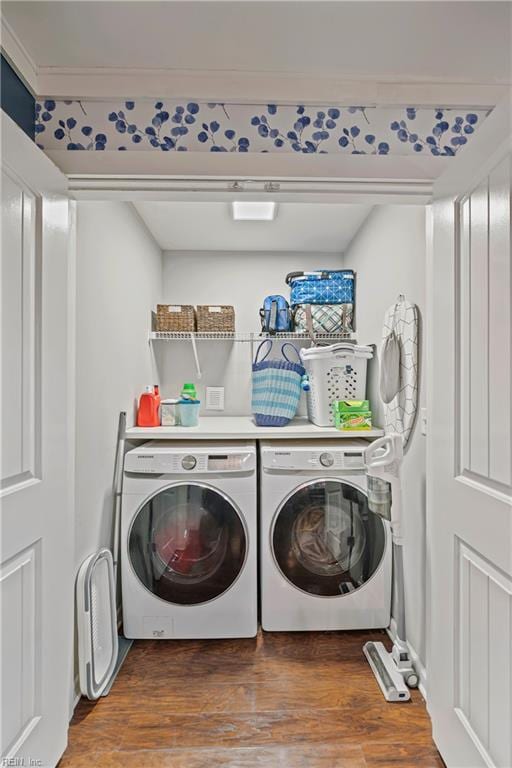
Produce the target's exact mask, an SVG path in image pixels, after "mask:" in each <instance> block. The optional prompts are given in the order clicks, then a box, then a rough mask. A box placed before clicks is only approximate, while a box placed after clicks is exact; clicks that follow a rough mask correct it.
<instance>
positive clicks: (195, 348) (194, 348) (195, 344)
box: [190, 333, 203, 379]
mask: <svg viewBox="0 0 512 768" xmlns="http://www.w3.org/2000/svg"><path fill="white" fill-rule="evenodd" d="M190 340H191V342H192V352H193V353H194V360H195V362H196V372H197V378H198V379H202V378H203V374H202V371H201V366H200V364H199V355H198V354H197V343H196V337H195V335H194V334H193V333H191V334H190Z"/></svg>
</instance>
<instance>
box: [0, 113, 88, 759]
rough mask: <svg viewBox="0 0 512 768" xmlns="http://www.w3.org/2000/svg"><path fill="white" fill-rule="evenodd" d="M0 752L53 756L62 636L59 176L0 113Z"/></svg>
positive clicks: (67, 532)
mask: <svg viewBox="0 0 512 768" xmlns="http://www.w3.org/2000/svg"><path fill="white" fill-rule="evenodd" d="M1 132H2V258H1V269H2V304H1V313H2V318H1V323H2V349H1V361H2V376H1V381H2V387H1V414H0V416H1V422H2V450H1V461H0V466H1V491H0V493H1V511H0V527H1V549H0V606H1V622H0V623H1V632H2V634H1V646H0V648H1V675H0V676H1V679H2V703H1V708H0V709H1V725H0V735H1V756H2V759H3V762H4V764H5V765H41V766H45V768H46V766H54V765H56V763H57V761H58V760H59V758H60V756H61V755H62V753H63V751H64V749H65V747H66V742H67V727H68V719H69V712H70V695H71V685H72V675H71V647H72V639H73V579H74V572H73V553H74V540H73V448H74V446H73V436H72V431H71V425H72V420H71V418H70V413H71V405H72V397H73V396H72V390H71V381H72V377H71V374H70V365H69V359H70V355H69V348H70V335H72V334H73V325H72V323H71V322H70V313H69V295H70V291H69V278H70V273H69V265H70V253H69V242H68V234H69V201H68V199H67V196H66V188H67V182H66V179H65V178H64V176H63V175H62V174H61V173H60V171H58V170H57V169H56V168H55V166H54V165H53V164H52V163H51V162H50V160H48V158H46V157H45V156H44V154H43V153H42V152H41V150H39V149H38V148H37V147H36V145H35V144H34V142H33V141H31V140H30V139H29V138H28V137H27V136H25V134H24V133H23V132H22V131H21V130H20V129H19V128H18V127H17V126H16V125H15V124H14V123H13V122H12V120H10V118H9V117H7V116H6V115H5V114H4V113H2V114H1Z"/></svg>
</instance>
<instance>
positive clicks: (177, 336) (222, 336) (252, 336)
mask: <svg viewBox="0 0 512 768" xmlns="http://www.w3.org/2000/svg"><path fill="white" fill-rule="evenodd" d="M191 339H194V340H195V341H232V342H254V341H258V340H263V339H283V340H286V339H298V340H301V341H306V342H309V341H311V339H310V337H309V335H308V334H307V333H293V332H286V333H275V334H273V335H272V334H270V333H262V332H261V331H260V332H256V333H226V332H224V333H223V332H219V331H211V332H194V333H188V332H184V331H152V332H151V333H150V334H149V340H150V341H190V340H191ZM315 340H316V341H350V340H351V337H350V334H345V333H316V334H315Z"/></svg>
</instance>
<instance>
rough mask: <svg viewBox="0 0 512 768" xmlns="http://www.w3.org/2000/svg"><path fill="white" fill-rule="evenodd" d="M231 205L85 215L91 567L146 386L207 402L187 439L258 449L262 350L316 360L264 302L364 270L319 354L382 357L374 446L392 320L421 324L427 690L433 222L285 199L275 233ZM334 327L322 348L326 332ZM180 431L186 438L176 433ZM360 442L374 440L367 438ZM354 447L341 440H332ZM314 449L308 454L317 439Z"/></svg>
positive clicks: (416, 573) (411, 588) (414, 648)
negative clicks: (253, 431) (300, 280)
mask: <svg viewBox="0 0 512 768" xmlns="http://www.w3.org/2000/svg"><path fill="white" fill-rule="evenodd" d="M254 197H255V196H254V195H252V196H251V200H254ZM184 198H185V196H184ZM242 200H243V197H242ZM268 201H269V194H268V193H265V195H263V194H262V195H261V202H268ZM232 202H233V200H229V201H220V200H218V199H212V200H208V199H204V198H202V199H201V201H200V202H199V201H197V202H196V201H193V200H190V199H183V200H173V201H162V200H159V201H153V200H147V199H146V200H140V199H139V200H134V201H133V202H120V201H101V202H99V201H98V202H96V201H86V200H79V201H78V202H77V204H76V205H77V269H76V310H77V313H76V364H77V369H76V370H77V376H76V383H77V385H76V386H77V392H76V420H77V424H76V443H77V461H76V468H77V476H76V504H77V523H76V559H77V567H78V565H79V564H80V563H81V562H82V561H83V559H84V558H85V557H86V556H87V555H88V554H89V553H90V552H91V551H95V550H96V549H98V547H100V546H109V543H110V541H111V533H112V524H113V520H112V508H113V503H112V501H113V499H112V467H113V458H114V454H115V440H116V428H117V420H118V416H119V411H120V410H124V411H126V412H127V424H128V427H132V426H134V425H135V424H136V420H137V407H138V403H139V397H140V395H141V393H143V392H144V390H145V388H146V387H147V386H150V387H151V386H153V385H155V384H157V385H158V386H159V388H160V396H161V398H162V399H163V400H165V399H179V398H180V395H181V393H182V389H183V385H184V384H185V383H188V384H193V385H194V387H195V399H197V400H199V401H200V408H199V427H198V428H197V427H196V428H192V429H191V430H190V433H188V432H187V431H186V429H185V428H184V427H178V429H180V430H181V434H180V438H181V439H188V440H192V441H193V440H194V436H195V435H197V431H196V432H194V430H198V429H199V431H201V430H203V431H204V430H207V431H208V430H210V431H211V433H212V434H213V435H215V425H216V424H217V425H219V424H222V425H223V426H222V430H220V432H221V433H222V438H223V439H224V440H225V439H231V440H238V439H240V437H241V435H242V437H243V439H247V437H248V435H247V434H245V433H244V434H242V433H239V432H237V426H236V425H237V424H244V425H247V424H248V423H249V422H252V410H253V409H252V399H251V390H252V370H251V365H252V362H253V360H254V356H255V355H256V353H257V350H258V347H259V346H260V344H261V343H262V342H263V341H265V345H264V348H263V349H262V350H261V351H260V356H261V355H263V354H264V353H265V352H266V351H267V347H270V346H271V345H272V349H271V351H270V353H269V358H268V359H269V360H270V359H274V360H275V359H278V358H282V355H283V351H282V348H283V345H284V344H291V345H293V347H295V349H296V350H297V352H295V353H294V350H293V348H292V347H289V346H288V347H286V348H285V353H286V354H287V356H288V357H289V359H294V360H295V359H297V360H298V359H299V358H298V354H299V353H300V350H301V349H308V348H311V346H312V342H311V339H310V335H309V332H308V327H307V318H304V317H298V315H300V312H299V313H297V312H295V325H293V324H292V325H290V326H289V328H290V330H289V331H288V332H286V331H279V328H278V333H277V334H276V335H273V334H270V335H268V334H266V333H264V332H262V317H261V312H260V310H261V309H262V308H264V306H265V304H264V302H265V298H266V297H269V296H282V297H283V298H284V299H285V300H286V301H288V302H290V285H289V284H287V282H286V278H287V275H289V274H290V273H302V272H305V273H308V272H318V271H320V272H322V271H324V272H332V271H338V270H345V271H347V272H348V271H351V272H352V273H353V277H354V286H353V299H352V301H351V302H346V303H347V304H352V305H353V306H352V307H351V308H349V310H348V314H345V315H344V319H343V323H345V325H344V326H343V327H340V326H339V324H338V325H336V326H335V330H334V331H333V332H332V333H331V336H329V330H328V329H329V323H330V322H331V323H332V322H336V321H335V320H333V319H332V317H329V316H328V315H327V316H326V317H323V318H322V317H321V316H320V315H319V316H318V318H319V319H318V320H317V319H315V317H316V316H315V317H314V318H313V319H314V320H315V332H316V336H317V338H316V342H317V343H318V344H320V345H329V344H333V343H339V342H343V341H350V342H351V343H353V342H356V344H357V345H358V346H363V347H366V346H368V347H371V350H372V353H371V359H368V360H367V375H366V387H365V388H364V395H361V392H360V390H358V397H357V398H356V397H347V398H346V399H361V400H363V399H365V400H368V401H369V406H365V407H367V408H368V409H369V410H370V411H371V417H370V418H371V424H372V429H374V430H375V434H380V433H379V432H377V430H379V429H381V428H382V427H384V425H385V412H384V404H383V402H382V399H381V396H380V348H381V340H382V337H383V327H384V321H385V316H386V312H388V311H389V309H390V308H392V307H393V306H395V305H396V304H397V302H398V301H399V297H402V299H403V298H405V300H406V301H407V302H409V303H410V304H412V305H415V307H416V309H417V319H418V324H417V328H418V346H417V366H416V373H417V378H416V381H415V385H416V384H417V402H416V413H417V416H416V419H415V420H414V423H411V424H410V425H409V426H410V428H411V429H410V439H409V441H408V445H407V449H406V453H405V456H404V462H403V493H404V505H405V506H406V508H407V516H408V519H407V548H406V550H405V578H406V584H407V591H406V615H407V622H408V639H409V642H410V646H411V652H412V653H413V655H414V658H415V661H416V665H417V669H418V670H419V672H420V678H421V680H420V682H421V683H422V684H423V683H424V678H423V677H422V675H423V670H424V664H425V610H426V609H425V599H426V598H425V588H426V585H425V580H426V575H425V549H426V542H425V514H426V512H425V437H424V435H423V434H422V430H421V428H420V427H421V425H420V417H419V415H420V412H421V408H422V407H423V406H424V403H425V387H424V384H423V382H424V374H425V347H426V344H425V328H426V318H425V308H426V296H425V292H426V282H427V281H426V215H427V210H426V207H425V206H424V205H415V204H394V205H369V204H353V203H338V202H336V203H326V202H324V201H322V202H317V201H316V200H315V199H314V198H313V197H312V200H311V201H309V202H308V201H304V199H303V196H302V197H301V201H300V202H290V201H279V200H278V201H277V204H276V206H275V210H274V212H273V216H272V218H270V219H268V220H256V221H255V220H252V221H251V220H236V219H235V218H234V215H233V213H234V212H233V206H232ZM258 215H261V212H260V213H259V214H258ZM265 215H266V214H265ZM159 305H160V312H162V307H164V308H165V307H167V308H168V309H169V310H170V313H169V314H170V324H169V325H167V326H166V325H165V324H164V325H158V310H157V307H158V306H159ZM184 307H193V308H194V315H195V317H194V316H193V317H192V320H191V321H190V319H189V322H192V323H194V325H190V324H189V325H187V318H186V313H183V312H182V313H181V315H180V314H179V313H178V312H177V309H178V308H179V309H181V308H184ZM223 307H228V308H230V309H229V313H230V314H229V315H228V316H227V317H224V316H223V314H222V313H223V310H221V309H219V308H223ZM295 309H296V308H294V307H292V310H295ZM175 312H176V315H175V314H174V313H175ZM176 316H179V317H180V322H181V323H182V325H180V324H179V323H178V322H177V320H176ZM388 319H389V318H388ZM164 320H165V318H164ZM263 320H264V321H265V314H264V313H263ZM267 320H268V317H267ZM324 321H325V322H326V323H327V327H326V329H325V332H324V334H322V332H320V331H319V325H317V322H318V323H321V322H324ZM160 322H161V321H160ZM201 322H202V323H203V325H201ZM223 322H224V323H227V324H226V325H222V323H223ZM173 323H175V324H174V325H173ZM198 323H199V325H198ZM216 323H220V325H216ZM230 323H234V325H232V324H230ZM292 323H293V320H292ZM331 327H332V326H331ZM159 328H169V329H170V330H168V331H159V330H158V329H159ZM198 328H199V330H197V329H198ZM180 329H181V330H180ZM192 329H195V330H192ZM205 329H206V330H205ZM233 329H234V332H233ZM267 330H268V329H267ZM266 339H268V341H266ZM294 354H295V356H296V357H293V355H294ZM199 372H200V375H199ZM306 401H307V392H305V391H302V393H301V394H300V400H299V403H298V407H297V415H296V417H295V419H294V420H292V422H291V423H290V424H291V425H293V424H301V425H304V426H305V425H306V424H307V423H308V421H307V418H308V410H307V403H306ZM215 420H216V421H215ZM237 420H238V421H237ZM207 425H208V428H207ZM210 425H213V426H212V427H211V426H210ZM166 429H167V430H168V431H170V432H169V433H168V434H169V435H170V437H171V438H172V434H170V433H172V429H173V427H172V426H168V427H166ZM283 429H287V428H286V427H285V428H283ZM229 430H232V432H231V433H230V432H229ZM359 434H360V437H361V438H363V439H364V438H365V437H367V434H366V433H365V432H364V431H361V432H360V433H359ZM148 436H149V435H148V434H147V433H144V434H142V435H140V436H139V435H137V434H136V433H131V434H130V439H131V440H133V441H134V442H130V443H129V446H137V445H140V444H141V441H142V440H143V439H147V438H148ZM285 436H286V433H285V432H283V437H285ZM342 436H343V432H341V431H338V432H337V431H335V430H333V431H332V434H329V436H328V439H329V440H332V439H333V438H336V439H337V438H341V437H342ZM273 437H275V434H274V435H273ZM138 438H140V439H138ZM252 439H265V436H264V434H263V435H260V436H253V438H252ZM301 439H307V435H306V434H305V433H303V432H302V433H301ZM91 477H94V478H95V482H94V483H91V482H90V478H91ZM392 626H393V623H392Z"/></svg>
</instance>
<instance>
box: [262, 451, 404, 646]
mask: <svg viewBox="0 0 512 768" xmlns="http://www.w3.org/2000/svg"><path fill="white" fill-rule="evenodd" d="M367 446H368V443H367V442H366V441H364V440H361V439H356V440H351V439H345V438H338V439H333V440H326V441H325V442H324V441H322V442H320V441H317V440H310V441H300V442H299V441H284V440H280V441H277V440H276V441H268V442H263V441H262V442H261V443H260V552H261V623H262V627H263V629H265V630H267V631H293V630H336V629H369V628H376V627H387V626H388V625H389V621H390V610H391V576H392V566H391V532H390V530H389V524H388V523H387V522H385V521H383V520H382V518H380V517H379V516H378V515H376V514H375V513H373V512H372V511H371V510H370V509H369V507H368V495H367V475H366V472H365V469H364V462H363V451H364V449H365V447H367Z"/></svg>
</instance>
